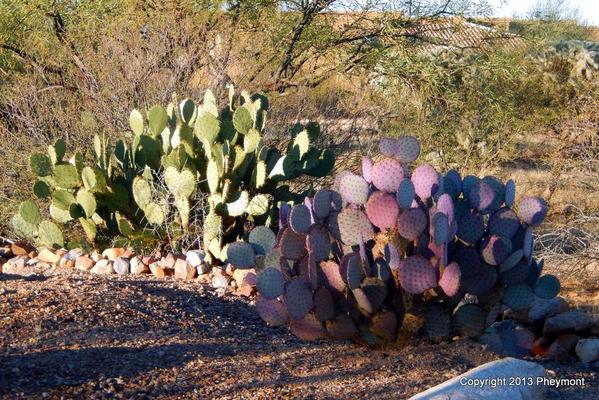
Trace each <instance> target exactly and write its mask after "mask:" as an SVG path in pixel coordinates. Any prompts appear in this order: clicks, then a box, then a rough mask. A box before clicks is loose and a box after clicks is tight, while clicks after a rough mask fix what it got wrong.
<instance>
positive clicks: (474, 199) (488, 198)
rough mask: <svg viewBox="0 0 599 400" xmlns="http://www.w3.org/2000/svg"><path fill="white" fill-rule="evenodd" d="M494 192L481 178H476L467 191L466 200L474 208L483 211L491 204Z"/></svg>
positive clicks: (493, 199)
mask: <svg viewBox="0 0 599 400" xmlns="http://www.w3.org/2000/svg"><path fill="white" fill-rule="evenodd" d="M495 197H496V193H495V191H494V190H493V188H492V187H491V186H490V185H489V184H488V183H486V182H484V181H482V180H477V181H476V182H475V183H474V184H473V185H472V187H470V188H469V191H468V202H469V203H470V207H472V208H473V209H475V210H478V211H483V210H485V209H487V208H489V207H491V205H492V204H493V202H494V201H495Z"/></svg>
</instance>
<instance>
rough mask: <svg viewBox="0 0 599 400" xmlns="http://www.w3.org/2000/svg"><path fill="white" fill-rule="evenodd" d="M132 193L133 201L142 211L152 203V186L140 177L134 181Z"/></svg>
mask: <svg viewBox="0 0 599 400" xmlns="http://www.w3.org/2000/svg"><path fill="white" fill-rule="evenodd" d="M132 192H133V199H134V200H135V202H136V203H137V205H138V206H139V208H141V209H143V208H145V207H146V206H147V205H148V204H149V203H150V202H151V201H152V189H151V188H150V184H149V183H148V181H146V180H145V179H143V178H141V177H139V176H137V177H135V179H133V185H132Z"/></svg>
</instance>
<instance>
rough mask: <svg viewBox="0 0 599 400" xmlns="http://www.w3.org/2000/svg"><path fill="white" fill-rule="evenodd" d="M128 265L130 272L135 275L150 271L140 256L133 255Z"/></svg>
mask: <svg viewBox="0 0 599 400" xmlns="http://www.w3.org/2000/svg"><path fill="white" fill-rule="evenodd" d="M129 266H130V268H131V273H132V274H135V275H140V274H147V273H149V272H150V268H148V266H147V265H146V264H144V262H143V260H142V258H141V257H140V256H136V257H133V258H132V259H131V260H130V261H129Z"/></svg>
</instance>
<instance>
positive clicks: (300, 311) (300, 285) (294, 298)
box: [285, 277, 314, 319]
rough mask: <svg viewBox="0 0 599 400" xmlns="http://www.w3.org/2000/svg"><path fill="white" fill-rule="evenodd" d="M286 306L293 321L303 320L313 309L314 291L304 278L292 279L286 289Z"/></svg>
mask: <svg viewBox="0 0 599 400" xmlns="http://www.w3.org/2000/svg"><path fill="white" fill-rule="evenodd" d="M285 304H287V310H288V311H289V315H290V316H291V318H293V319H302V318H303V317H304V316H305V315H306V314H308V312H309V311H310V310H311V309H312V306H313V305H314V302H313V301H312V290H310V287H309V286H308V283H307V282H306V281H305V280H303V279H302V278H299V277H298V278H292V279H291V280H290V281H289V282H287V285H286V288H285Z"/></svg>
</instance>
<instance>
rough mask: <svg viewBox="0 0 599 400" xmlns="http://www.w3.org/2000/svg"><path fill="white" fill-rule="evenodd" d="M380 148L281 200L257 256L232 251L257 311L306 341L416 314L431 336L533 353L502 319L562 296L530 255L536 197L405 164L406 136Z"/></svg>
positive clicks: (413, 144)
mask: <svg viewBox="0 0 599 400" xmlns="http://www.w3.org/2000/svg"><path fill="white" fill-rule="evenodd" d="M380 151H381V153H382V154H383V157H382V158H380V159H378V160H377V161H373V160H371V159H370V158H366V157H365V158H364V159H363V161H362V174H361V175H360V174H356V173H354V172H350V171H342V172H341V173H339V174H338V175H337V177H336V178H335V183H334V189H335V190H327V189H323V190H320V191H318V192H317V193H316V195H315V196H314V198H313V199H308V201H305V202H304V203H303V204H299V205H295V206H294V207H293V208H291V209H290V210H288V206H285V207H284V208H285V210H281V212H280V216H281V219H280V221H279V232H278V234H277V235H276V236H275V234H274V233H271V234H270V235H269V244H270V246H271V250H270V251H268V252H265V253H264V254H263V256H262V255H258V256H256V257H254V258H252V255H251V254H246V253H242V252H241V251H240V250H238V249H237V247H242V245H237V246H235V248H230V251H231V252H230V254H229V262H231V263H232V264H233V265H234V266H236V267H238V268H250V267H255V268H256V269H257V270H258V282H259V283H258V300H257V309H258V312H259V314H260V315H261V316H262V318H263V319H264V320H265V321H267V322H268V323H269V324H273V325H282V324H285V323H289V325H290V327H291V329H292V331H293V332H294V333H295V334H296V335H298V336H299V337H302V338H304V339H315V338H320V337H330V338H333V339H345V338H353V339H358V340H360V341H362V342H365V343H367V344H371V345H373V344H380V343H383V342H385V341H387V340H392V339H393V338H395V336H396V335H397V332H398V329H399V327H400V325H401V323H402V319H403V315H404V313H405V312H408V313H414V314H417V315H419V316H421V317H422V318H423V319H424V323H423V333H424V334H425V335H426V336H427V337H428V338H430V339H431V340H435V341H440V340H445V339H448V338H450V337H452V335H453V334H458V335H462V336H470V337H475V338H476V337H482V338H483V341H486V342H488V343H499V344H500V346H495V347H493V348H494V349H499V350H498V351H503V352H504V353H506V354H520V353H521V352H522V349H523V348H524V349H526V348H528V350H530V346H529V345H530V344H531V343H532V341H530V340H528V338H529V337H531V336H532V337H533V338H534V335H535V333H533V332H532V331H531V330H530V327H526V328H524V327H522V326H519V325H514V326H513V327H512V328H513V329H511V330H510V331H509V332H508V331H507V328H506V327H508V325H506V324H504V323H503V322H504V321H501V320H503V319H504V318H508V316H509V315H510V312H511V313H513V312H518V313H522V312H526V310H528V309H529V308H530V307H531V305H532V303H533V302H535V301H542V300H547V299H551V298H553V297H555V296H557V294H558V293H559V290H560V286H559V280H557V278H555V277H554V276H552V275H543V276H541V270H542V264H543V262H542V260H541V261H539V262H537V261H536V260H535V258H534V256H533V251H532V250H533V247H534V246H533V228H534V227H536V226H538V225H539V224H540V223H541V222H542V220H543V218H544V217H545V215H546V213H547V205H546V204H545V202H544V201H543V200H542V199H540V198H538V197H525V198H523V199H521V200H520V201H519V202H518V203H516V201H515V199H516V195H515V184H514V182H513V181H512V180H510V181H508V182H507V183H506V184H503V183H502V182H501V181H499V180H498V179H497V178H495V177H491V176H487V177H484V178H482V179H481V178H477V177H474V176H466V177H465V178H463V179H462V177H461V176H460V174H459V173H458V172H457V171H454V170H451V171H448V172H447V173H446V174H441V173H439V172H438V171H437V170H436V169H435V168H434V167H433V166H431V165H428V164H422V165H419V166H417V167H416V168H415V169H414V170H413V171H412V172H410V166H409V163H412V162H413V161H415V160H416V159H417V157H418V153H419V151H420V146H419V144H418V142H417V140H416V139H414V138H411V137H402V138H400V139H383V140H382V141H381V143H380ZM261 229H262V228H261ZM250 236H251V234H250ZM250 242H251V240H250ZM248 246H250V245H249V244H248V245H247V246H246V245H243V247H247V248H248V249H249V247H248ZM248 257H249V258H250V259H252V260H253V261H252V262H249V263H248V262H247V261H246V260H247V259H248ZM238 260H244V262H243V263H242V262H240V261H238ZM236 263H237V264H239V265H236ZM275 271H277V272H275ZM498 307H499V308H501V310H502V311H501V312H500V313H498V312H497V309H498ZM498 320H499V322H498ZM497 324H503V325H501V326H502V328H501V332H500V333H497V332H498V331H499V328H497ZM510 326H511V325H510ZM537 333H538V332H537ZM514 338H519V340H520V339H521V340H520V342H521V343H520V344H519V345H518V346H517V347H514V345H513V344H512V343H511V342H510V341H513V340H514ZM527 346H528V347H527Z"/></svg>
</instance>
